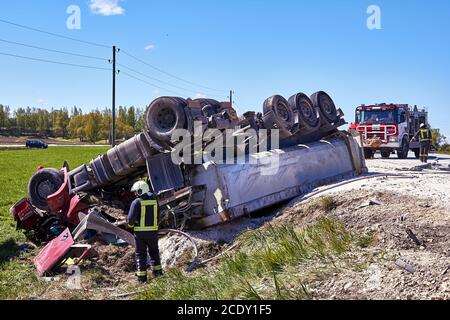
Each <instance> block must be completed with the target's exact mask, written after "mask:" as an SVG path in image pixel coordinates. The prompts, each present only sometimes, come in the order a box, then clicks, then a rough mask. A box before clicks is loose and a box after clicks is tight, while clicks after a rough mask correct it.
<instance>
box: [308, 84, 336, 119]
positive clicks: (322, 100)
mask: <svg viewBox="0 0 450 320" xmlns="http://www.w3.org/2000/svg"><path fill="white" fill-rule="evenodd" d="M311 101H312V103H313V105H314V107H315V108H318V109H319V112H320V118H321V119H322V120H324V121H326V122H328V123H330V124H332V123H336V122H337V121H338V113H337V109H336V106H335V104H334V102H333V99H331V97H330V96H329V95H328V94H327V93H326V92H324V91H319V92H316V93H314V94H313V95H312V96H311Z"/></svg>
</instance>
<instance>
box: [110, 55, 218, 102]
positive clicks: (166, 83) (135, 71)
mask: <svg viewBox="0 0 450 320" xmlns="http://www.w3.org/2000/svg"><path fill="white" fill-rule="evenodd" d="M118 65H119V66H121V67H122V68H124V69H126V70H129V71H131V72H134V73H136V74H139V75H141V76H143V77H146V78H148V79H151V80H154V81H157V82H159V83H162V84H165V85H168V86H171V87H174V88H177V89H180V90H184V91H188V92H191V93H197V92H196V91H195V90H190V89H187V88H184V87H179V86H176V85H173V84H171V83H169V82H165V81H162V80H159V79H157V78H153V77H151V76H148V75H146V74H145V73H142V72H140V71H137V70H135V69H132V68H130V67H127V66H125V65H123V64H121V63H118ZM211 96H215V97H221V96H218V95H211Z"/></svg>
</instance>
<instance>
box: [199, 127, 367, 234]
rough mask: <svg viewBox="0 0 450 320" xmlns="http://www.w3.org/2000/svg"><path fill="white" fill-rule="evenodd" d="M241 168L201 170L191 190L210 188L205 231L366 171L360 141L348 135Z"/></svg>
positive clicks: (265, 156)
mask: <svg viewBox="0 0 450 320" xmlns="http://www.w3.org/2000/svg"><path fill="white" fill-rule="evenodd" d="M250 157H251V158H252V160H251V161H245V162H244V161H243V162H242V163H237V164H216V163H214V162H207V163H205V164H203V165H199V166H197V168H196V170H195V172H194V173H193V176H192V180H191V184H192V185H205V186H206V194H205V199H204V205H203V212H204V215H203V217H202V218H198V219H194V220H193V221H192V227H193V228H206V227H210V226H213V225H217V224H221V223H224V222H226V221H230V220H233V219H236V218H238V217H241V216H244V215H247V214H249V213H252V212H255V211H258V210H260V209H263V208H266V207H270V206H272V205H275V204H277V203H280V202H283V201H286V200H289V199H292V198H294V197H297V196H299V195H301V194H303V193H306V192H308V191H310V190H312V189H313V188H316V187H318V186H320V185H324V184H328V183H331V182H334V181H336V180H339V179H341V178H349V177H352V176H356V175H359V174H362V173H365V172H367V167H366V164H365V160H364V156H363V152H362V149H361V146H360V145H359V143H358V141H357V140H356V139H355V138H353V137H351V136H350V135H349V134H347V133H345V132H338V133H336V134H334V135H332V136H330V137H328V138H326V139H324V140H320V141H317V142H312V143H308V144H298V145H294V146H290V147H287V148H283V149H276V150H271V151H268V152H263V153H258V154H254V155H251V156H250Z"/></svg>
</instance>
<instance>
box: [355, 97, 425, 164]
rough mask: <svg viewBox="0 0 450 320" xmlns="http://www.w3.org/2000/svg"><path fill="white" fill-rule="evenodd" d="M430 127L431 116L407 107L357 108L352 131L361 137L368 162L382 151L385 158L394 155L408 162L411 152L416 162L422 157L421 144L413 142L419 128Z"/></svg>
mask: <svg viewBox="0 0 450 320" xmlns="http://www.w3.org/2000/svg"><path fill="white" fill-rule="evenodd" d="M421 123H425V124H427V125H428V112H427V111H426V110H425V109H419V108H418V107H417V106H410V105H408V104H386V103H382V104H375V105H361V106H359V107H357V108H356V114H355V123H351V124H350V131H354V132H357V133H359V134H360V135H361V137H362V140H363V146H364V156H365V158H366V159H370V158H373V156H374V154H375V152H376V151H380V153H381V156H382V157H383V158H386V159H387V158H389V157H390V156H391V154H393V153H394V152H395V153H397V156H398V158H399V159H406V158H407V157H408V152H409V150H412V151H414V154H415V156H416V158H419V155H420V150H419V148H420V145H419V142H417V141H414V142H411V139H412V137H413V136H414V134H415V133H416V132H417V131H418V130H419V127H420V124H421Z"/></svg>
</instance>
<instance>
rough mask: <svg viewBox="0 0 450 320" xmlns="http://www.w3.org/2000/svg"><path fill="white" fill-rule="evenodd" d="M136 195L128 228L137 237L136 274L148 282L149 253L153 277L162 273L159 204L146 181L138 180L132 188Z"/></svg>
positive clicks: (129, 215) (139, 278)
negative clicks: (159, 245)
mask: <svg viewBox="0 0 450 320" xmlns="http://www.w3.org/2000/svg"><path fill="white" fill-rule="evenodd" d="M131 192H133V193H134V194H135V196H136V200H134V201H133V202H132V204H131V207H130V212H129V214H128V228H129V229H131V230H133V231H134V236H135V239H136V264H137V272H136V276H137V278H138V281H139V282H147V276H148V273H149V271H147V253H148V255H150V259H151V265H152V268H153V272H152V273H153V277H158V276H160V275H162V268H161V259H160V255H159V248H158V204H157V202H156V199H155V197H154V195H153V194H152V193H151V192H150V188H149V186H148V184H147V183H146V182H145V181H138V182H136V183H135V184H134V185H133V187H132V188H131Z"/></svg>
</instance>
